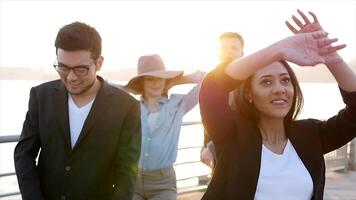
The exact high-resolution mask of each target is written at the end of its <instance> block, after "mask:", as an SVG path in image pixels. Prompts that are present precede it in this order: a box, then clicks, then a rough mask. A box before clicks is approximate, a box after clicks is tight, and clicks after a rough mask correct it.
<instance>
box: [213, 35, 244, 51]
mask: <svg viewBox="0 0 356 200" xmlns="http://www.w3.org/2000/svg"><path fill="white" fill-rule="evenodd" d="M225 38H236V39H238V40H240V42H241V46H242V48H243V47H244V44H245V42H244V39H243V37H242V36H241V35H240V34H239V33H237V32H225V33H223V34H221V35H220V37H219V40H222V39H225Z"/></svg>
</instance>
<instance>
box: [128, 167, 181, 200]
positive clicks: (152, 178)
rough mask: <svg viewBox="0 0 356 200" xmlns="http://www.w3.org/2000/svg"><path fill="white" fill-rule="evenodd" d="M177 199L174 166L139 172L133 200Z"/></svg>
mask: <svg viewBox="0 0 356 200" xmlns="http://www.w3.org/2000/svg"><path fill="white" fill-rule="evenodd" d="M176 199H177V184H176V174H175V171H174V168H173V167H172V166H170V167H167V168H164V169H159V170H149V171H141V170H139V172H138V175H137V181H136V188H135V194H134V197H133V200H176Z"/></svg>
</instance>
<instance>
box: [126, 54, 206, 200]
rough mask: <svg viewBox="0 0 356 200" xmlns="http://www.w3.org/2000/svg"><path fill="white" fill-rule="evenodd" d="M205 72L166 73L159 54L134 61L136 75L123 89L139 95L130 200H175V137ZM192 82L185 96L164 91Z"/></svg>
mask: <svg viewBox="0 0 356 200" xmlns="http://www.w3.org/2000/svg"><path fill="white" fill-rule="evenodd" d="M204 75H205V73H203V72H200V71H197V72H195V73H193V74H191V75H187V76H183V71H170V70H166V67H165V65H164V63H163V61H162V59H161V57H160V56H159V55H146V56H142V57H140V58H139V60H138V66H137V76H135V77H134V78H132V79H131V80H130V81H129V82H128V84H127V85H126V86H124V89H125V90H126V91H129V92H131V93H134V94H141V99H140V102H141V126H142V144H141V155H140V161H139V171H138V176H137V182H136V191H135V194H134V198H133V199H134V200H141V199H164V200H170V199H174V200H175V199H176V198H177V187H176V176H175V171H174V169H173V163H174V162H175V160H176V158H177V151H178V138H179V133H180V128H181V125H182V119H183V116H184V115H185V114H186V113H187V112H188V111H190V110H191V109H192V108H193V107H194V106H195V105H197V103H198V97H199V90H200V83H201V81H202V79H203V77H204ZM185 83H196V84H197V85H196V86H195V87H193V88H192V89H191V90H190V91H189V92H188V93H187V94H172V95H170V97H168V93H167V92H168V90H169V89H170V88H171V87H173V86H175V85H178V84H185Z"/></svg>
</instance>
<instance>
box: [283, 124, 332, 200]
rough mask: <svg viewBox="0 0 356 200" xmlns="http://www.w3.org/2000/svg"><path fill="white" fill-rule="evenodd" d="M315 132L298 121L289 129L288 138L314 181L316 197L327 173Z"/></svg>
mask: <svg viewBox="0 0 356 200" xmlns="http://www.w3.org/2000/svg"><path fill="white" fill-rule="evenodd" d="M315 132H316V130H313V128H312V127H311V126H307V124H306V123H302V122H298V121H297V122H293V123H292V124H291V125H290V126H289V127H288V128H287V134H288V138H289V140H290V142H291V143H292V145H293V147H294V149H295V151H296V152H297V154H298V156H299V158H300V159H301V160H302V162H303V164H304V166H305V167H306V168H307V170H308V171H309V174H310V176H311V178H312V180H313V186H314V195H315V194H316V191H318V190H320V189H322V188H319V187H320V185H322V186H324V176H323V174H324V173H325V166H324V164H323V163H324V160H323V154H322V152H321V148H319V147H320V146H319V145H320V142H319V141H318V138H316V137H313V135H315V134H313V133H315ZM320 178H321V180H320Z"/></svg>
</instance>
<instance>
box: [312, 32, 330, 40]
mask: <svg viewBox="0 0 356 200" xmlns="http://www.w3.org/2000/svg"><path fill="white" fill-rule="evenodd" d="M328 35H329V33H327V32H325V31H316V32H313V33H312V36H313V38H314V39H320V38H323V37H326V36H328Z"/></svg>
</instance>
